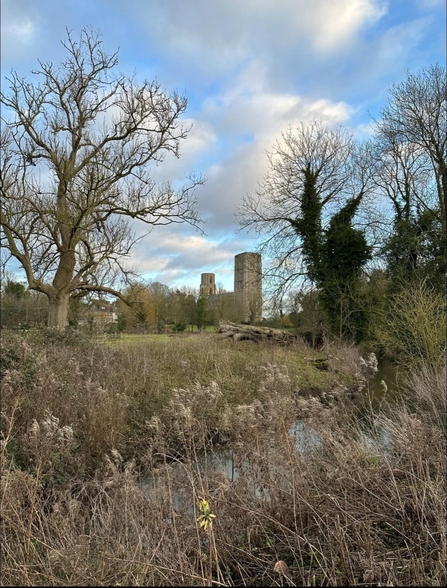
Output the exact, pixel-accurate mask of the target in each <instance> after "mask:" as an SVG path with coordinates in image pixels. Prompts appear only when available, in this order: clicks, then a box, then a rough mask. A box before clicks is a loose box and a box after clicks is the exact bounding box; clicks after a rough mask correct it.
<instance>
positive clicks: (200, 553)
mask: <svg viewBox="0 0 447 588" xmlns="http://www.w3.org/2000/svg"><path fill="white" fill-rule="evenodd" d="M2 348H3V353H2V376H3V381H2V390H3V399H2V413H3V414H2V417H3V418H2V424H3V439H4V441H3V443H2V457H3V460H2V468H3V471H2V489H3V492H2V514H3V532H4V538H5V540H4V548H3V565H2V574H3V584H4V585H28V586H31V585H119V584H120V585H153V586H157V585H173V586H174V585H177V586H178V585H211V584H214V585H219V584H220V585H228V586H232V585H234V586H236V585H266V584H267V585H279V584H281V582H285V581H287V580H286V579H285V578H284V577H283V576H282V575H281V574H280V573H279V572H278V571H275V564H276V563H277V562H278V561H284V562H286V564H287V566H288V570H289V572H288V573H289V575H290V577H291V578H292V581H293V582H294V583H295V584H297V585H315V584H320V585H321V584H331V585H335V584H349V585H372V584H376V585H377V584H378V583H382V584H386V583H387V582H392V583H393V584H394V585H420V584H424V585H442V584H443V582H444V580H445V565H444V562H445V527H444V525H445V523H444V521H445V512H444V511H445V504H444V497H445V459H444V458H445V429H444V430H443V429H442V422H443V418H442V417H443V415H442V411H443V410H444V411H445V407H444V405H443V401H442V397H443V390H441V386H442V375H441V376H440V375H439V374H433V373H431V372H430V371H427V372H426V373H425V374H424V377H423V378H422V376H421V378H420V380H419V381H417V377H416V376H414V377H413V380H411V378H410V380H411V381H410V383H409V387H408V390H406V391H405V395H406V396H408V397H410V396H411V398H412V409H411V411H409V410H408V407H407V405H406V403H405V401H404V397H405V395H403V396H402V397H400V398H398V399H396V402H395V404H394V407H393V410H392V411H389V410H387V406H386V402H382V405H381V406H382V408H383V410H382V409H381V411H379V412H372V409H371V410H370V411H369V412H368V405H369V404H370V403H369V402H366V399H367V398H368V394H367V392H365V383H367V382H366V380H367V379H368V378H370V377H371V369H373V368H372V363H371V362H369V361H368V358H366V362H363V361H362V360H360V356H359V354H358V351H357V350H355V349H354V348H341V347H340V348H331V349H330V350H326V351H325V352H321V351H320V352H315V351H312V350H310V349H309V348H307V347H305V346H299V345H298V346H292V347H287V348H283V347H278V346H272V345H268V344H253V343H252V342H249V341H246V342H244V341H242V342H239V343H236V344H235V343H234V342H232V341H220V340H218V339H217V338H216V337H214V336H213V335H212V334H204V335H203V336H202V335H200V336H197V337H195V338H193V339H191V340H190V339H185V338H181V337H179V338H170V340H169V341H166V340H164V341H163V342H162V341H160V342H157V341H152V342H151V343H148V344H144V343H142V344H133V345H131V346H129V345H119V344H116V345H115V344H114V345H104V344H99V343H97V342H96V343H95V342H89V341H79V340H78V341H76V340H71V341H61V340H53V341H51V340H49V339H48V338H46V339H45V338H42V336H41V335H38V334H35V333H34V334H33V333H30V334H28V335H25V336H21V335H17V334H15V335H11V336H10V335H8V334H6V336H5V335H4V336H3V338H2ZM419 375H421V374H419ZM414 378H416V379H414ZM362 394H363V395H364V398H365V403H364V406H363V407H362V417H361V420H360V419H359V416H358V415H359V407H358V402H359V395H360V401H361V399H362ZM354 399H355V400H356V401H355V402H354V401H353V400H354ZM444 416H445V413H444ZM297 419H300V421H301V422H303V423H306V424H307V425H308V426H309V427H312V429H313V430H314V431H315V432H316V434H317V435H318V437H319V439H320V440H321V443H319V444H317V445H315V444H311V443H309V444H308V447H305V446H302V445H300V444H298V443H297V441H296V438H294V435H293V434H291V426H292V425H293V423H294V422H296V420H297ZM368 419H369V423H367V424H368V427H369V429H368V430H369V434H370V439H369V441H368V442H367V443H365V423H366V422H367V421H368ZM383 426H386V427H387V430H388V431H390V434H391V438H390V443H389V444H388V445H387V447H384V445H383V443H381V441H380V430H381V427H383ZM371 439H372V441H371ZM216 448H218V449H219V451H225V452H227V453H229V454H231V460H232V462H231V463H232V468H233V471H232V474H233V475H229V472H228V471H226V470H225V469H224V470H222V469H220V468H218V467H217V468H216V467H214V466H212V467H211V465H209V466H208V465H207V464H210V460H207V459H206V458H205V456H206V455H213V454H215V451H216ZM211 461H212V460H211ZM174 464H177V465H174ZM148 476H152V479H153V480H156V484H155V483H154V486H153V488H154V491H152V492H148V491H147V487H146V488H145V487H144V485H143V484H142V480H144V479H147V477H148ZM199 499H204V500H206V501H207V504H208V507H209V510H208V511H206V509H205V507H204V506H203V502H202V503H200V502H199ZM210 513H212V514H214V515H215V518H213V517H211V515H210ZM201 516H202V518H200V520H199V521H197V519H198V518H199V517H201ZM204 521H207V524H203V526H202V527H201V526H200V522H202V523H203V522H204ZM205 528H206V530H205ZM276 569H277V570H278V569H279V570H281V569H283V567H281V566H276Z"/></svg>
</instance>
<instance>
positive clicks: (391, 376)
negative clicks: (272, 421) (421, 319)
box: [141, 360, 399, 510]
mask: <svg viewBox="0 0 447 588" xmlns="http://www.w3.org/2000/svg"><path fill="white" fill-rule="evenodd" d="M398 388H399V386H398V377H397V371H396V367H395V366H394V365H393V364H392V363H391V362H390V361H387V360H381V361H379V364H378V371H377V373H376V374H375V375H374V377H373V379H372V380H371V382H370V383H369V385H368V395H369V397H368V400H369V406H370V407H371V408H372V410H373V412H376V411H378V409H379V408H380V406H381V405H382V404H383V403H384V402H388V403H391V404H392V403H393V401H395V399H396V395H397V391H398ZM368 412H369V411H368ZM370 414H371V413H370V412H369V415H370ZM364 415H365V409H364V408H363V409H359V414H358V418H359V419H360V420H361V421H362V420H364V425H365V426H364V430H363V436H362V441H363V444H364V446H365V448H366V449H367V450H368V451H369V452H374V451H375V450H377V449H379V448H380V447H381V448H383V449H385V451H386V450H387V447H388V446H389V445H390V442H391V439H390V435H389V433H388V431H386V430H385V429H384V427H383V426H381V425H377V424H376V423H375V422H374V420H373V421H372V424H371V419H370V418H368V419H364ZM289 434H290V436H291V437H292V439H293V440H294V444H295V447H296V448H297V449H298V450H299V451H301V452H308V451H312V450H313V449H315V448H317V447H318V446H320V445H321V443H322V440H321V437H320V436H319V435H318V432H317V431H316V430H315V429H314V428H313V427H312V426H311V425H309V424H307V423H305V422H304V421H302V420H300V419H298V420H296V421H295V422H294V423H293V424H292V426H291V427H290V430H289ZM169 467H172V469H173V471H174V472H177V474H181V471H182V470H184V464H182V463H181V462H173V463H171V464H170V466H169ZM196 467H197V469H198V472H199V473H200V476H201V477H202V479H204V480H205V479H206V477H207V476H213V475H215V474H216V473H220V474H222V475H223V477H224V478H225V479H226V480H229V481H230V482H233V481H235V480H237V479H238V478H239V477H241V476H242V475H243V476H244V477H245V479H248V480H249V483H250V485H251V486H252V491H253V494H254V495H255V496H256V497H258V498H261V496H262V497H264V498H268V496H265V489H263V490H262V489H260V488H259V487H258V486H257V484H256V482H255V480H253V479H252V476H251V473H250V467H249V464H248V462H247V463H244V462H242V463H240V464H238V465H236V463H235V460H234V456H233V452H232V451H231V450H228V449H222V450H215V451H214V452H212V453H209V454H206V455H203V456H200V457H199V459H198V461H197V463H196ZM165 477H166V473H165V472H163V468H162V471H161V472H160V473H159V474H157V473H152V474H150V475H148V476H146V477H145V478H144V479H143V480H142V482H141V486H142V488H143V490H144V492H145V494H146V495H147V496H151V495H153V494H154V493H155V494H157V493H158V492H159V491H160V485H161V484H164V479H165ZM183 503H184V500H183V497H182V494H181V493H179V492H175V494H174V508H175V509H176V510H178V509H180V508H181V507H182V505H183Z"/></svg>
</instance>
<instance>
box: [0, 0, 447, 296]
mask: <svg viewBox="0 0 447 588" xmlns="http://www.w3.org/2000/svg"><path fill="white" fill-rule="evenodd" d="M83 27H92V28H93V29H94V30H96V31H99V32H100V33H101V34H102V37H103V41H104V46H105V48H106V49H107V50H109V51H110V52H112V51H114V50H116V49H117V48H119V49H120V53H119V55H120V70H121V71H123V72H124V73H127V74H129V75H131V74H132V73H134V72H135V74H136V76H137V78H138V79H140V80H143V79H145V78H146V79H149V80H152V79H154V78H156V79H157V80H158V81H159V82H160V83H161V84H162V86H164V87H165V88H166V89H178V90H179V91H181V92H185V93H186V94H187V96H188V101H189V106H188V111H187V113H186V115H185V117H184V118H185V119H186V120H187V121H188V122H190V123H192V124H193V128H192V131H191V132H190V135H189V137H188V139H187V140H186V141H185V142H184V144H183V147H182V153H181V157H180V159H179V160H174V159H167V160H166V161H165V162H164V163H163V165H162V166H161V167H159V168H157V169H155V170H154V175H155V177H156V178H157V179H160V180H163V179H169V180H172V181H177V180H182V179H183V178H184V177H185V176H187V175H189V174H190V173H191V172H196V173H197V174H202V175H204V176H205V177H207V178H208V179H207V182H206V183H205V185H204V186H202V187H200V188H199V189H198V190H197V197H198V202H199V210H200V213H201V216H202V217H203V218H204V219H206V224H205V225H204V230H205V233H206V235H200V234H198V233H195V232H193V231H191V229H190V228H189V227H187V226H178V225H175V226H170V227H163V228H160V229H155V230H154V231H153V232H152V233H151V234H150V235H149V236H147V237H146V238H145V239H144V240H143V242H142V243H141V245H140V246H139V247H138V249H136V250H135V253H134V256H133V258H132V260H131V262H132V264H133V265H134V266H135V267H136V268H137V269H138V270H139V271H140V272H141V273H144V274H145V276H146V277H147V278H148V279H151V280H157V281H160V282H162V283H164V284H167V285H169V286H172V287H180V286H194V287H198V286H199V284H200V274H201V273H203V272H214V273H216V281H217V283H220V284H221V285H222V286H223V287H224V288H226V289H227V290H232V289H233V258H234V255H236V254H237V253H240V252H242V251H251V250H254V248H255V246H256V243H255V237H254V235H250V234H248V235H247V234H243V233H238V232H237V225H236V223H235V218H234V211H235V208H236V207H237V206H238V205H239V204H240V202H241V199H242V198H243V196H244V195H245V194H246V193H253V192H254V191H255V190H256V186H257V182H258V181H260V180H261V179H262V177H263V175H264V173H265V172H266V169H267V168H266V165H267V159H266V155H265V153H266V151H267V150H269V149H270V148H271V147H272V145H273V143H274V142H275V140H276V139H278V138H280V136H281V132H283V131H286V130H287V129H288V128H289V127H292V128H293V127H294V126H297V125H298V124H299V123H300V122H301V121H308V122H311V121H312V120H322V121H324V122H325V123H326V124H328V125H334V126H339V125H343V126H345V127H347V128H349V129H351V130H352V132H353V133H354V134H355V135H356V136H358V137H359V138H364V137H367V136H368V134H369V132H370V123H371V116H378V114H379V113H380V109H381V107H382V105H383V103H384V100H385V99H386V96H387V92H388V88H389V86H390V85H391V84H392V83H394V82H399V81H401V80H402V79H403V78H404V77H405V73H406V71H417V70H419V69H420V68H421V67H424V66H428V65H430V64H433V63H435V62H439V63H442V64H444V63H445V59H446V55H445V51H446V50H445V46H446V32H445V27H446V15H445V1H444V0H388V1H382V0H64V1H61V0H2V2H1V33H2V46H1V49H2V51H1V68H2V86H3V90H6V84H5V83H4V77H5V76H6V75H8V72H9V71H10V70H11V69H15V70H16V71H17V72H18V73H19V74H20V75H23V76H30V73H31V70H32V69H34V68H35V67H36V64H37V58H40V59H41V60H43V61H53V62H55V63H57V62H59V61H60V60H61V59H62V58H63V56H64V50H63V47H62V45H61V40H63V39H65V38H66V28H68V29H70V30H72V31H73V33H75V34H76V35H77V34H78V33H79V32H80V30H81V28H83ZM30 77H31V76H30Z"/></svg>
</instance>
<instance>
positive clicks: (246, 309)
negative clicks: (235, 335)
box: [234, 252, 262, 324]
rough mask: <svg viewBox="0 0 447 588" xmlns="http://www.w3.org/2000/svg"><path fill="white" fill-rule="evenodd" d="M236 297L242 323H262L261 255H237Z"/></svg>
mask: <svg viewBox="0 0 447 588" xmlns="http://www.w3.org/2000/svg"><path fill="white" fill-rule="evenodd" d="M234 296H235V299H236V304H237V305H238V308H239V316H240V320H241V321H242V322H244V323H250V324H255V323H259V322H261V319H262V260H261V255H260V254H259V253H249V252H246V253H239V254H238V255H235V257H234Z"/></svg>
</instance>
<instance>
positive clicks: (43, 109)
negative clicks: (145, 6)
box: [1, 30, 203, 326]
mask: <svg viewBox="0 0 447 588" xmlns="http://www.w3.org/2000/svg"><path fill="white" fill-rule="evenodd" d="M63 45H64V47H65V49H66V51H67V57H66V59H65V60H64V61H63V62H62V63H61V64H60V65H54V64H53V63H43V62H41V61H39V66H40V67H39V69H38V70H37V71H34V72H33V74H34V75H35V76H36V77H37V79H38V81H36V82H35V83H30V82H28V81H27V80H25V79H21V78H19V76H18V75H17V73H15V72H13V73H12V74H11V77H10V78H8V81H9V84H10V89H9V92H8V93H2V94H1V103H2V105H3V107H4V109H3V112H4V117H5V118H4V119H3V128H4V130H3V133H2V152H1V154H2V161H1V196H2V203H1V228H2V235H1V237H2V245H3V247H4V248H6V250H7V251H8V252H9V254H10V255H11V256H13V257H14V258H15V259H16V260H18V261H19V263H20V264H21V266H22V268H23V269H24V271H25V274H26V278H27V282H28V286H29V288H30V289H33V290H37V291H38V292H42V293H44V294H45V295H46V296H47V297H48V300H49V316H48V325H49V326H63V325H65V324H66V322H67V311H68V303H69V297H70V295H71V294H72V295H73V293H75V294H78V295H82V294H83V293H86V292H90V291H97V292H106V293H109V294H113V295H115V296H118V297H120V298H123V296H122V295H121V293H120V292H119V291H118V290H116V289H115V288H114V287H113V279H112V278H114V277H116V274H117V273H122V272H126V268H125V265H124V260H125V258H126V257H128V256H129V255H130V253H131V251H132V248H133V246H134V245H135V244H136V242H137V241H138V239H137V238H136V236H135V233H134V231H133V229H132V226H131V219H137V220H139V221H142V222H143V223H146V224H147V225H148V227H149V228H150V227H152V226H154V225H167V224H170V223H182V222H186V223H189V224H190V225H192V226H194V227H199V226H200V222H201V221H200V218H199V216H198V213H197V209H196V200H195V196H194V191H195V188H196V187H197V185H198V184H201V183H202V182H203V180H202V179H201V178H194V177H193V176H192V177H190V178H189V179H188V181H187V183H186V184H185V185H184V186H183V187H181V188H180V189H178V190H174V189H173V187H172V186H171V185H170V184H169V183H165V184H163V185H160V186H157V185H156V184H155V182H154V180H153V178H152V177H151V175H150V164H158V163H160V162H162V161H163V159H164V158H165V156H166V154H172V155H174V156H178V155H179V145H180V142H181V141H182V140H183V139H185V138H186V136H187V133H188V129H185V128H183V127H182V126H181V124H180V121H179V118H180V116H181V115H182V114H183V113H184V112H185V109H186V106H187V100H186V98H185V97H184V96H181V95H179V94H178V93H176V92H173V93H167V92H165V91H164V90H162V88H161V87H160V85H159V84H158V83H157V82H155V81H153V82H144V83H142V84H138V83H137V82H136V81H135V79H134V78H126V77H125V76H123V75H121V74H117V73H115V69H116V66H117V65H118V57H117V53H113V54H107V53H105V51H104V50H103V47H102V41H101V39H100V37H99V35H97V34H94V33H93V32H92V31H89V30H83V31H82V33H81V36H80V39H79V41H76V40H74V39H73V36H72V34H71V33H68V39H67V41H66V42H64V43H63ZM140 238H141V237H140Z"/></svg>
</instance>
